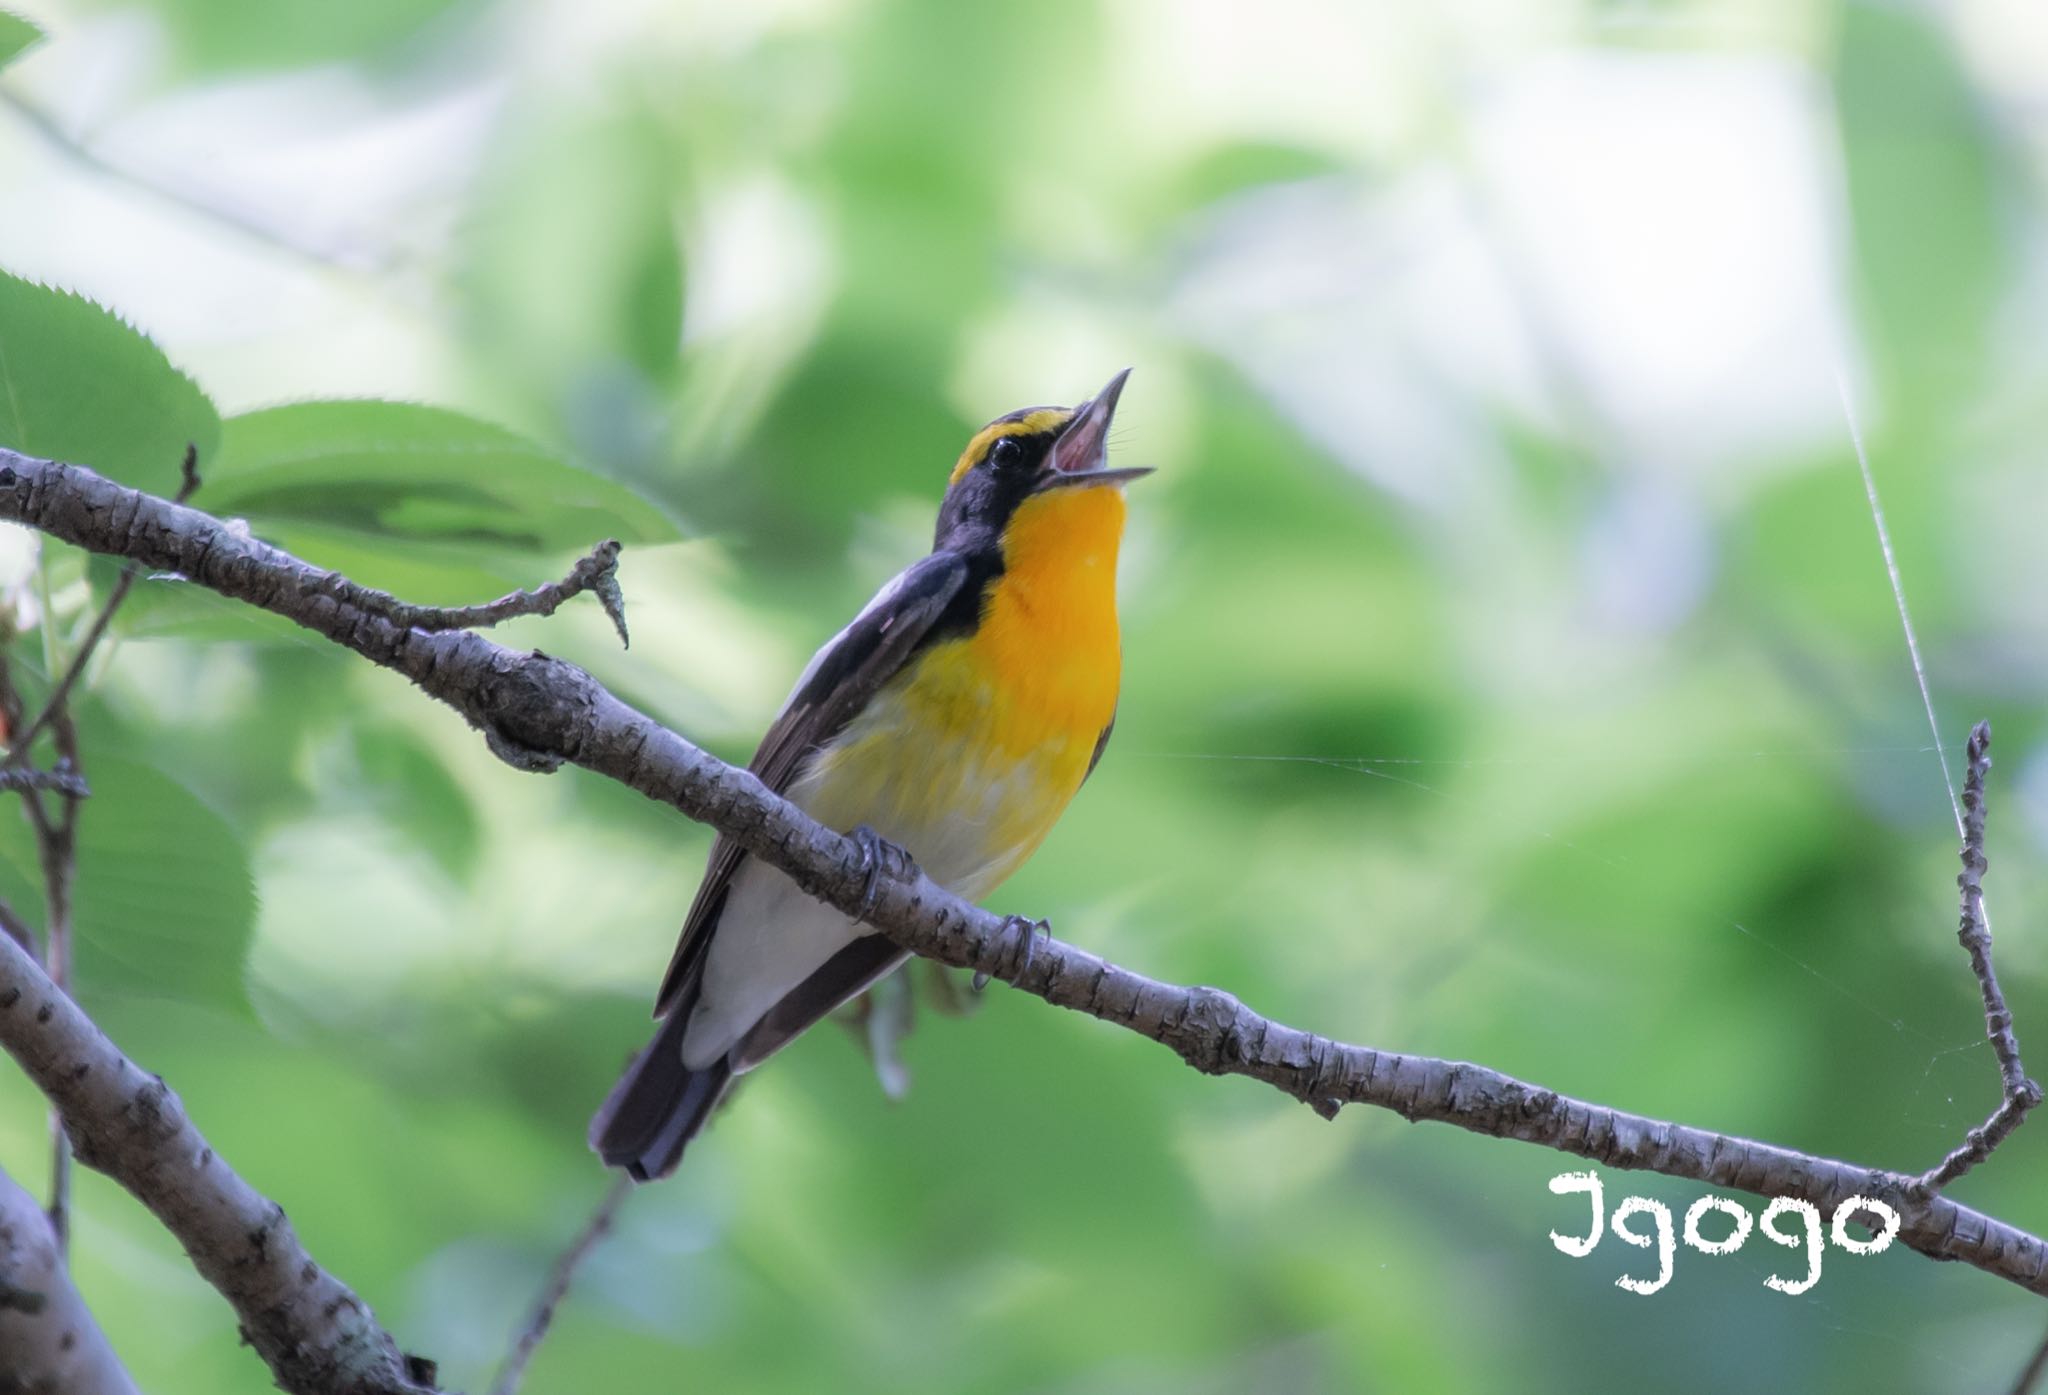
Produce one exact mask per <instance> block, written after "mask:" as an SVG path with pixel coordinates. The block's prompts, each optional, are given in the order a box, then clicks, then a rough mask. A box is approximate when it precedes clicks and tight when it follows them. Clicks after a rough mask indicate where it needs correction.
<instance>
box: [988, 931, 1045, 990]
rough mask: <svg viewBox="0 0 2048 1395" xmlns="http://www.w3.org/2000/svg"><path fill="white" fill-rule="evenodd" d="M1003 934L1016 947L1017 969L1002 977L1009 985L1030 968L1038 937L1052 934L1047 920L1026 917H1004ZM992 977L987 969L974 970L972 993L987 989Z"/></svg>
mask: <svg viewBox="0 0 2048 1395" xmlns="http://www.w3.org/2000/svg"><path fill="white" fill-rule="evenodd" d="M1003 933H1004V934H1005V935H1006V936H1009V937H1010V939H1011V943H1012V944H1014V945H1015V946H1016V948H1015V950H1014V951H1013V953H1014V954H1015V956H1016V959H1017V967H1016V968H1014V969H1012V970H1010V971H1009V972H1008V973H1006V974H1004V975H1003V977H1004V978H1005V979H1007V980H1009V981H1010V982H1011V983H1015V982H1016V981H1017V980H1018V979H1019V978H1022V977H1023V976H1024V973H1025V971H1026V970H1028V969H1029V968H1030V967H1031V955H1032V953H1033V951H1035V950H1036V949H1037V948H1038V937H1039V936H1040V935H1050V934H1051V933H1052V922H1051V921H1049V920H1034V919H1032V918H1031V917H1030V916H1028V915H1011V916H1004V917H1003ZM994 977H995V975H994V974H992V973H990V972H989V971H988V970H987V969H976V970H975V971H974V991H975V992H977V993H979V992H981V990H982V989H984V988H986V987H988V981H989V980H990V979H991V978H994Z"/></svg>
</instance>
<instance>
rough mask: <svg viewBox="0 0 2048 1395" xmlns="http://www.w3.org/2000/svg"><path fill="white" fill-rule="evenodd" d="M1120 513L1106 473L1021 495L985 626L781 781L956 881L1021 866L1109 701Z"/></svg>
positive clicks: (1071, 782)
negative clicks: (794, 778)
mask: <svg viewBox="0 0 2048 1395" xmlns="http://www.w3.org/2000/svg"><path fill="white" fill-rule="evenodd" d="M1123 520H1124V501H1123V494H1122V491H1120V490H1117V489H1114V488H1106V487H1093V488H1076V489H1057V490H1054V491H1052V492H1050V493H1047V494H1041V495H1037V496H1034V497H1033V498H1031V499H1028V500H1026V501H1025V502H1024V503H1023V504H1022V505H1020V506H1019V507H1018V510H1017V513H1016V515H1015V516H1014V517H1013V518H1012V519H1011V522H1010V526H1009V528H1008V529H1006V530H1005V532H1004V540H1003V574H1002V576H1001V577H1000V578H999V579H998V580H997V582H996V583H995V585H994V586H993V587H991V588H990V591H989V594H988V596H987V598H986V600H985V603H984V605H983V609H982V616H981V623H980V624H979V626H977V627H976V629H975V630H974V632H973V633H972V634H970V635H967V636H964V637H962V638H959V639H952V640H946V641H943V642H941V643H939V644H935V645H933V646H932V647H930V648H929V649H927V650H925V651H924V652H923V653H922V654H921V655H920V656H919V657H918V658H917V659H916V660H914V661H913V662H912V663H911V664H910V665H909V666H908V667H907V668H906V669H905V670H904V672H903V673H902V674H900V675H898V676H897V678H896V679H895V680H894V681H892V682H891V683H890V684H889V685H888V686H887V687H885V688H884V689H883V690H882V692H881V693H880V694H878V695H877V696H876V698H875V700H874V701H873V702H871V703H869V704H868V707H867V709H866V710H865V711H864V712H862V713H861V714H860V715H859V716H858V717H856V718H855V719H854V720H853V721H852V722H851V723H849V724H848V726H847V729H846V731H845V733H844V734H843V735H842V737H841V738H840V740H839V741H837V742H835V743H833V745H832V746H831V747H830V748H828V749H827V750H826V751H825V752H823V753H822V754H821V755H820V757H819V759H818V760H817V761H816V762H814V763H813V765H812V767H811V769H810V770H809V771H808V772H807V773H806V775H805V777H804V778H803V779H801V780H800V781H798V783H797V784H796V785H795V786H794V787H793V788H792V789H791V791H790V795H791V797H792V798H793V799H794V800H795V801H796V802H797V804H798V805H800V806H801V807H803V808H804V809H805V810H806V812H808V813H810V814H811V815H812V816H813V817H815V818H817V819H819V820H820V821H822V822H824V823H826V824H828V825H830V826H832V827H835V828H850V827H852V826H853V825H854V824H857V823H866V824H868V825H870V826H871V827H873V828H874V829H875V831H876V832H878V833H880V834H881V835H882V836H883V837H885V838H888V839H890V840H891V841H893V842H897V843H900V844H902V845H903V846H904V847H905V848H906V849H908V850H909V852H910V853H911V855H912V856H913V857H915V858H916V859H917V860H918V862H919V863H920V864H921V865H922V866H923V867H924V868H925V870H926V871H927V872H929V873H930V874H931V875H932V877H933V879H934V880H936V881H939V882H941V883H943V884H945V885H947V886H950V887H952V888H953V889H955V890H957V891H959V892H960V893H961V894H962V895H964V896H968V897H980V896H982V895H985V894H986V893H987V892H988V891H990V890H991V889H993V888H994V887H995V886H996V884H997V883H999V882H1001V881H1002V880H1003V878H1004V877H1007V876H1008V875H1009V874H1010V873H1011V872H1013V871H1015V870H1016V869H1017V867H1019V866H1020V865H1021V864H1022V863H1023V862H1024V860H1025V858H1027V857H1029V856H1030V855H1031V853H1032V852H1033V851H1034V850H1035V849H1036V848H1037V847H1038V845H1039V843H1040V842H1042V841H1043V840H1044V838H1045V835H1046V834H1047V833H1049V832H1051V830H1052V826H1053V824H1054V823H1055V822H1056V821H1057V820H1058V818H1059V816H1060V814H1061V812H1062V811H1064V810H1065V808H1066V806H1067V802H1068V801H1069V800H1070V799H1072V798H1073V796H1074V792H1075V791H1076V790H1078V789H1079V788H1080V787H1081V782H1082V780H1083V779H1085V778H1086V776H1087V773H1088V764H1089V761H1090V759H1091V758H1092V757H1093V755H1094V752H1095V746H1096V742H1097V741H1098V740H1100V739H1101V736H1102V732H1103V729H1104V728H1105V727H1107V726H1108V725H1109V722H1110V719H1111V718H1112V717H1114V716H1115V714H1116V696H1117V683H1118V675H1119V670H1120V668H1121V663H1122V659H1121V653H1120V649H1119V642H1118V636H1117V622H1116V555H1117V545H1118V542H1119V540H1120V539H1121V537H1122V533H1123Z"/></svg>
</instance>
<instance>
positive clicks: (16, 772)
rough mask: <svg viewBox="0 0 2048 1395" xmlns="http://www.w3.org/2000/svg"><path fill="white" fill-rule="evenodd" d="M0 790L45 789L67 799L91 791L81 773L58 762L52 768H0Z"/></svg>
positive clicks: (86, 794) (81, 797) (84, 795)
mask: <svg viewBox="0 0 2048 1395" xmlns="http://www.w3.org/2000/svg"><path fill="white" fill-rule="evenodd" d="M0 790H47V791H49V792H51V793H53V794H61V795H63V796H65V797H66V798H68V799H84V798H86V797H87V796H88V795H90V794H91V793H92V786H90V785H88V784H86V782H85V777H84V776H83V775H81V774H79V773H78V772H77V771H76V770H72V769H70V768H69V767H68V766H66V765H64V764H63V763H61V762H60V763H59V764H58V765H57V767H56V768H55V769H52V770H37V769H34V768H32V767H26V766H12V767H9V768H6V769H0Z"/></svg>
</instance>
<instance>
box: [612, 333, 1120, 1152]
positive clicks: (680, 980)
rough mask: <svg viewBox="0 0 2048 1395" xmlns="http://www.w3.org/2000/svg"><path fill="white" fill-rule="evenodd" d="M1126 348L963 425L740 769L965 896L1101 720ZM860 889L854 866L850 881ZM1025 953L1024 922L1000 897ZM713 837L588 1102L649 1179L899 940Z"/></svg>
mask: <svg viewBox="0 0 2048 1395" xmlns="http://www.w3.org/2000/svg"><path fill="white" fill-rule="evenodd" d="M1130 371H1131V370H1130V369H1128V368H1126V369H1124V370H1123V371H1122V372H1120V373H1118V374H1116V376H1114V377H1113V378H1111V379H1110V380H1109V382H1108V384H1107V385H1106V386H1104V387H1103V389H1102V390H1101V391H1100V392H1098V393H1096V394H1095V396H1094V397H1092V398H1090V399H1088V400H1087V401H1085V402H1083V403H1081V404H1080V405H1078V406H1075V407H1027V408H1024V409H1022V410H1020V411H1015V412H1010V413H1008V414H1007V415H1005V416H1000V417H997V418H996V419H995V420H994V421H992V422H990V423H989V424H988V425H987V426H984V427H983V428H982V429H981V430H980V431H978V432H976V433H975V435H974V436H973V438H972V439H971V440H969V441H968V443H967V447H966V449H965V450H964V451H962V452H961V454H960V457H959V459H958V461H957V462H955V464H954V466H953V469H952V473H951V474H950V475H949V477H948V479H947V485H946V490H945V494H944V496H943V498H942V500H941V502H940V505H939V513H938V522H937V527H936V529H935V531H934V536H933V545H932V551H931V554H930V555H929V556H927V557H925V558H924V559H923V560H922V561H919V562H916V563H914V564H912V565H911V566H909V567H907V568H906V569H904V570H903V571H902V572H901V573H899V574H898V575H897V576H896V577H895V578H893V579H892V580H891V581H889V582H888V583H887V584H885V585H884V586H883V587H882V589H881V590H880V591H879V592H877V593H876V595H875V597H874V599H873V600H871V601H869V602H868V604H867V606H866V607H865V608H864V609H863V610H862V611H861V612H860V613H859V614H858V615H857V616H855V617H854V619H853V620H852V622H851V623H849V624H848V625H847V626H846V628H845V629H843V630H841V631H840V632H839V633H838V634H837V635H836V636H834V637H833V638H832V639H831V640H829V641H827V642H826V644H825V645H824V647H823V648H821V649H820V650H818V652H817V654H816V655H815V656H814V657H813V658H812V659H811V661H810V664H809V665H808V666H807V667H806V668H805V669H804V670H803V673H802V675H801V676H800V677H799V678H798V679H797V681H796V686H795V688H794V690H793V691H792V692H791V693H790V696H789V699H788V701H787V702H786V703H785V705H784V706H783V708H782V711H781V714H780V715H779V716H777V717H776V719H775V721H774V722H773V723H772V724H771V725H770V726H769V728H768V731H767V733H766V735H764V736H763V737H762V739H761V744H760V747H759V749H757V750H756V751H755V753H754V757H753V760H752V762H751V763H750V764H749V766H748V769H749V770H751V771H752V772H753V774H754V775H755V776H756V777H758V778H759V779H760V780H761V782H762V783H763V784H765V785H766V786H767V787H768V788H769V789H771V790H774V791H776V792H777V793H779V794H781V795H783V796H785V797H786V798H788V799H789V800H790V801H791V802H792V803H794V804H795V805H796V806H797V807H798V808H799V809H802V810H803V811H804V812H805V813H806V814H808V815H810V816H811V817H812V818H814V819H816V820H818V821H819V822H820V823H822V824H824V825H825V826H826V827H828V828H832V829H834V830H837V831H839V832H842V833H847V834H849V835H850V836H852V837H854V838H855V839H856V840H857V841H858V842H860V844H861V847H862V855H863V859H864V860H865V861H866V862H867V864H868V865H869V867H870V869H871V871H872V870H873V869H874V868H876V867H878V866H880V865H881V859H882V858H883V857H884V855H886V854H888V853H891V852H898V851H900V852H901V853H903V854H907V855H908V856H909V857H910V858H912V859H914V860H915V861H916V862H917V864H918V865H919V866H920V867H922V868H923V869H924V871H925V873H926V874H927V875H928V876H930V877H931V878H932V880H934V881H935V882H937V883H939V884H940V885H942V886H945V887H947V888H948V889H949V890H951V891H953V892H955V893H957V894H958V895H960V896H962V897H964V898H966V899H968V900H971V901H978V900H980V899H981V898H982V897H984V896H986V895H987V894H988V893H989V892H990V891H992V890H994V889H995V888H996V886H997V885H999V884H1000V883H1001V882H1002V881H1003V880H1004V878H1006V877H1008V876H1009V875H1010V874H1011V873H1012V872H1014V871H1016V870H1017V868H1018V867H1019V866H1021V865H1022V864H1023V862H1024V861H1025V859H1027V858H1028V857H1030V856H1031V854H1032V853H1033V852H1034V851H1035V850H1036V849H1037V848H1038V845H1039V844H1040V843H1041V842H1042V841H1044V839H1045V837H1046V835H1047V834H1048V833H1050V832H1051V830H1052V828H1053V825H1054V823H1055V822H1057V820H1058V819H1059V817H1060V815H1061V814H1062V813H1063V812H1064V811H1065V810H1066V807H1067V804H1068V802H1069V801H1070V800H1071V799H1072V798H1073V797H1074V795H1075V794H1076V793H1077V792H1078V791H1079V790H1080V788H1081V785H1082V784H1083V782H1084V781H1086V780H1087V778H1088V777H1089V775H1090V774H1092V773H1093V772H1094V769H1095V766H1096V764H1097V762H1099V761H1100V760H1101V759H1102V754H1103V751H1104V749H1105V748H1106V747H1107V745H1108V744H1109V737H1110V732H1111V730H1112V729H1113V728H1114V727H1115V724H1116V707H1117V694H1118V688H1119V684H1120V674H1121V667H1122V649H1121V639H1120V636H1119V632H1118V627H1117V610H1116V570H1117V553H1118V548H1119V545H1120V543H1121V541H1122V537H1123V530H1124V517H1125V502H1124V486H1125V485H1126V484H1128V483H1129V482H1130V481H1132V480H1134V479H1137V478H1139V477H1141V476H1143V475H1147V474H1150V473H1151V470H1150V469H1149V468H1147V467H1136V468H1132V467H1125V468H1113V467H1112V466H1111V465H1110V464H1109V441H1108V436H1109V429H1110V425H1111V422H1112V421H1113V419H1114V417H1115V415H1116V406H1117V399H1118V398H1119V397H1120V396H1121V394H1122V392H1123V387H1124V381H1125V379H1126V378H1128V377H1129V376H1130ZM870 885H871V887H872V882H871V883H870ZM1008 919H1009V922H1010V924H1011V927H1012V929H1013V930H1014V931H1015V932H1016V933H1017V934H1018V935H1019V936H1020V937H1021V950H1022V953H1023V955H1024V956H1025V960H1026V962H1028V955H1029V950H1030V946H1031V943H1032V938H1031V937H1032V935H1033V934H1034V932H1035V931H1036V930H1042V929H1043V928H1044V922H1042V921H1027V920H1025V919H1024V918H1023V917H1015V916H1013V917H1009V918H1008ZM908 957H909V956H908V954H907V953H906V952H905V951H903V950H901V949H899V948H898V947H897V946H896V944H895V943H894V942H893V941H892V940H890V939H888V938H887V937H886V936H883V935H880V934H877V933H875V932H873V931H871V930H868V929H867V928H866V927H864V926H863V925H862V924H860V923H859V922H858V921H857V920H855V919H854V918H852V917H849V916H848V915H846V914H845V913H844V912H842V911H840V910H837V909H835V908H834V907H831V906H828V905H826V904H824V903H823V902H820V901H817V900H815V899H813V898H811V897H810V896H808V895H806V894H805V893H804V892H803V891H801V890H800V889H799V888H798V887H797V885H796V883H795V882H793V881H791V880H790V879H789V878H788V877H787V876H785V875H784V874H783V873H782V872H780V871H778V870H777V869H776V868H774V867H772V866H770V865H769V864H767V863H765V862H762V861H761V860H759V859H758V858H755V857H752V856H749V855H748V854H747V853H746V852H745V851H744V850H743V849H741V848H740V847H739V846H738V845H737V844H735V843H734V842H733V841H732V840H731V839H730V838H727V837H725V836H723V835H720V836H719V837H717V838H716V839H714V841H713V842H712V845H711V852H710V856H709V859H708V861H707V864H706V867H705V872H704V878H703V880H702V882H701V883H700V884H699V886H698V889H697V894H696V898H695V900H694V901H693V902H692V903H691V906H690V909H689V912H688V914H687V915H686V916H685V918H684V921H683V928H682V934H681V937H680V939H679V940H678V942H677V945H676V950H675V955H674V957H673V959H671V961H670V963H669V967H668V972H667V974H666V975H665V976H664V978H663V979H662V983H661V988H660V990H659V992H658V993H657V994H656V997H655V1013H654V1015H655V1017H656V1018H657V1019H658V1020H659V1023H660V1026H659V1027H658V1028H657V1029H656V1031H655V1033H654V1038H653V1040H652V1041H651V1042H649V1043H648V1045H647V1046H646V1047H645V1048H644V1049H643V1050H642V1051H641V1052H640V1053H639V1054H638V1055H637V1056H635V1057H634V1058H633V1060H632V1061H631V1063H630V1064H629V1065H628V1066H627V1068H626V1070H625V1073H624V1074H623V1075H622V1076H621V1077H620V1079H619V1081H618V1083H617V1084H616V1085H615V1086H614V1087H613V1088H612V1091H611V1093H610V1095H609V1096H608V1097H607V1098H606V1100H605V1102H604V1104H603V1106H602V1107H601V1108H600V1109H599V1110H598V1112H597V1114H596V1116H595V1117H594V1118H593V1119H592V1121H591V1125H590V1131H589V1142H590V1146H591V1147H592V1148H593V1149H594V1150H595V1151H596V1152H597V1153H598V1155H599V1156H600V1157H601V1158H602V1159H603V1160H604V1162H605V1164H606V1165H607V1166H610V1167H616V1168H623V1169H624V1170H625V1171H626V1172H627V1173H628V1174H630V1175H631V1176H632V1177H633V1178H634V1179H635V1180H637V1181H641V1182H645V1181H651V1180H653V1179H656V1178H660V1177H665V1176H667V1175H668V1174H669V1173H671V1172H673V1171H674V1170H675V1168H676V1165H677V1163H678V1162H679V1161H680V1159H681V1157H682V1154H683V1150H684V1148H685V1146H686V1145H687V1144H688V1143H689V1142H690V1140H691V1139H693V1138H694V1137H696V1135H697V1134H698V1132H699V1131H700V1130H701V1129H702V1128H703V1127H704V1124H705V1121H706V1120H707V1119H708V1118H709V1117H710V1115H711V1112H712V1110H713V1109H714V1108H715V1107H716V1106H717V1105H718V1103H719V1101H720V1100H721V1099H722V1098H723V1097H724V1095H725V1094H726V1092H727V1091H728V1090H729V1089H730V1088H731V1087H732V1084H733V1081H734V1080H735V1079H736V1078H737V1077H738V1076H740V1075H743V1074H745V1073H746V1072H748V1071H750V1070H752V1069H754V1068H755V1067H756V1066H759V1065H760V1064H761V1063H762V1062H763V1061H766V1060H767V1059H768V1058H769V1057H770V1056H773V1055H774V1054H775V1053H776V1052H777V1051H780V1050H781V1049H782V1048H783V1047H785V1046H787V1045H788V1044H789V1043H790V1042H791V1041H792V1040H794V1039H795V1038H796V1037H797V1036H798V1035H799V1034H800V1033H802V1032H803V1031H805V1030H806V1029H807V1028H809V1027H811V1026H812V1025H814V1024H815V1023H817V1022H818V1021H819V1020H820V1019H821V1018H823V1017H824V1016H825V1015H826V1014H828V1013H830V1012H831V1011H832V1010H833V1009H834V1008H837V1007H838V1006H840V1005H841V1004H842V1003H845V1002H848V1001H850V1000H851V999H853V998H855V997H857V996H858V995H859V994H861V993H862V992H864V991H865V990H866V989H867V988H868V987H870V986H871V985H872V984H874V983H875V982H876V981H877V980H879V979H881V978H882V977H883V976H885V975H887V974H888V973H889V972H890V971H891V970H893V969H895V968H896V967H897V966H898V965H900V964H901V963H903V962H904V960H905V959H906V958H908Z"/></svg>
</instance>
